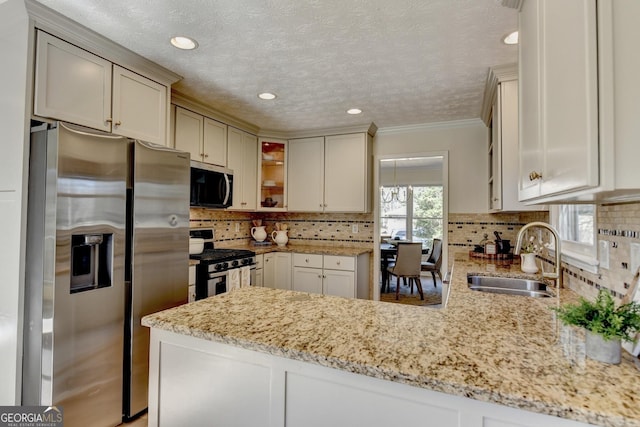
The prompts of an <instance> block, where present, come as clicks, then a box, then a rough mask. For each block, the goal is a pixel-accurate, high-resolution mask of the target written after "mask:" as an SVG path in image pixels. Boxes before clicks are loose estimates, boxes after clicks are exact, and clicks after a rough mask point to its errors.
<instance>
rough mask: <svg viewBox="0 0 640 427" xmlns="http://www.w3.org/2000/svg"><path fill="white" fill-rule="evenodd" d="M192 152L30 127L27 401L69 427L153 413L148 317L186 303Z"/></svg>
mask: <svg viewBox="0 0 640 427" xmlns="http://www.w3.org/2000/svg"><path fill="white" fill-rule="evenodd" d="M189 179H190V167H189V154H187V153H184V152H180V151H176V150H172V149H169V148H166V147H163V146H159V145H155V144H150V143H145V142H142V141H135V140H130V139H128V138H125V137H121V136H116V135H111V134H103V133H97V132H95V131H90V130H87V129H84V128H80V127H77V126H73V125H69V124H66V123H60V122H59V123H55V124H53V125H51V124H49V125H47V124H43V125H40V126H38V127H35V128H34V129H33V130H32V136H31V153H30V169H29V201H28V208H27V209H28V222H27V256H26V283H25V326H24V356H23V384H22V389H23V393H22V404H23V405H57V406H62V407H63V410H64V421H65V426H87V425H91V426H114V425H117V424H119V423H120V422H121V421H122V418H123V415H124V417H125V418H128V417H129V416H133V415H135V414H137V413H138V412H140V411H142V410H144V409H145V408H146V407H147V385H148V372H149V370H148V349H149V331H148V330H147V328H143V327H142V326H141V325H140V319H141V317H142V316H144V315H146V314H149V313H153V312H156V311H160V310H163V309H166V308H169V307H173V306H176V305H179V304H182V303H185V302H186V301H187V289H188V287H187V283H188V257H189V255H188V253H189V252H188V247H189Z"/></svg>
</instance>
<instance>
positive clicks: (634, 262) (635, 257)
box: [629, 243, 640, 274]
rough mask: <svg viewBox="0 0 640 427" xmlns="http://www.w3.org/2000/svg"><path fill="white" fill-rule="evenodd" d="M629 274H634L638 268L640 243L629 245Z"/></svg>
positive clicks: (639, 265)
mask: <svg viewBox="0 0 640 427" xmlns="http://www.w3.org/2000/svg"><path fill="white" fill-rule="evenodd" d="M629 253H630V254H631V273H632V274H636V272H637V271H638V267H640V243H631V250H630V251H629Z"/></svg>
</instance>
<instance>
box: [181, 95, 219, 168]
mask: <svg viewBox="0 0 640 427" xmlns="http://www.w3.org/2000/svg"><path fill="white" fill-rule="evenodd" d="M173 108H175V124H174V147H175V148H176V149H178V150H182V151H187V152H189V153H191V160H197V161H200V162H205V163H211V164H215V165H220V166H226V165H227V125H225V124H224V123H220V122H218V121H216V120H213V119H210V118H209V117H205V116H203V115H201V114H198V113H194V112H193V111H190V110H187V109H185V108H182V107H178V106H175V107H173Z"/></svg>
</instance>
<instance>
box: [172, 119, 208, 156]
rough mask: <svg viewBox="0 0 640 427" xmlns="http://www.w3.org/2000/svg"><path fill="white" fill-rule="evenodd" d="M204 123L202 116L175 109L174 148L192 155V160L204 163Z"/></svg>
mask: <svg viewBox="0 0 640 427" xmlns="http://www.w3.org/2000/svg"><path fill="white" fill-rule="evenodd" d="M203 123H204V117H203V116H201V115H200V114H197V113H194V112H193V111H189V110H186V109H184V108H181V107H175V125H174V146H175V148H176V149H178V150H182V151H186V152H188V153H191V160H198V161H202V141H203V135H202V134H203V129H204V128H203Z"/></svg>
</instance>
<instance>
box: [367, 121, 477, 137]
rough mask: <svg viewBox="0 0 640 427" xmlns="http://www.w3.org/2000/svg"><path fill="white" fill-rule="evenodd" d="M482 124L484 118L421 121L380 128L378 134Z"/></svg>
mask: <svg viewBox="0 0 640 427" xmlns="http://www.w3.org/2000/svg"><path fill="white" fill-rule="evenodd" d="M480 124H482V120H480V119H463V120H451V121H448V122H437V123H421V124H416V125H408V126H391V127H386V128H380V129H378V135H388V134H394V133H404V132H417V131H424V130H432V129H451V128H462V127H470V126H478V125H480Z"/></svg>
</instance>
